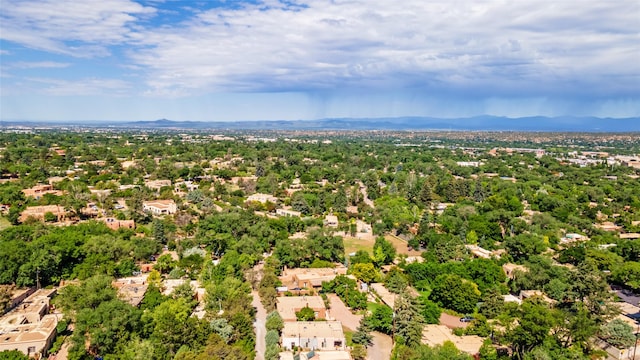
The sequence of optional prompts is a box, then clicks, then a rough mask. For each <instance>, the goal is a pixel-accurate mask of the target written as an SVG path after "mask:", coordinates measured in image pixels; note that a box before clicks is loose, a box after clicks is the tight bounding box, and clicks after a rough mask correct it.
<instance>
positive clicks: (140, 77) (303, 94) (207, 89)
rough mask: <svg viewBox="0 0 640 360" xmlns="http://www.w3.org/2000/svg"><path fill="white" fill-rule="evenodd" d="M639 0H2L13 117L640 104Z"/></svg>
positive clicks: (4, 103)
mask: <svg viewBox="0 0 640 360" xmlns="http://www.w3.org/2000/svg"><path fill="white" fill-rule="evenodd" d="M639 19H640V1H638V0H616V1H579V0H560V1H553V0H543V1H540V0H512V1H509V0H496V1H486V0H457V1H451V0H442V1H440V0H435V1H432V0H429V1H427V0H402V1H392V0H280V1H278V0H265V1H255V0H254V1H242V0H226V1H224V0H218V1H195V0H194V1H187V0H184V1H177V0H174V1H171V0H167V1H160V0H158V1H151V0H149V1H133V0H83V1H78V0H31V1H23V0H2V6H1V7H0V56H1V62H0V65H1V69H0V91H1V93H0V101H1V103H0V105H1V107H0V117H1V118H2V119H3V120H15V119H19V120H74V121H78V120H154V119H159V118H168V119H172V120H208V121H218V120H269V119H317V118H325V117H389V116H408V115H411V116H434V117H447V118H449V117H466V116H475V115H481V114H489V115H498V116H509V117H518V116H530V115H547V116H559V115H576V116H584V115H590V116H602V117H630V116H640V20H639Z"/></svg>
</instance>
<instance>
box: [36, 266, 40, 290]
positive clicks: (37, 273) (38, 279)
mask: <svg viewBox="0 0 640 360" xmlns="http://www.w3.org/2000/svg"><path fill="white" fill-rule="evenodd" d="M36 289H37V290H40V268H39V267H36Z"/></svg>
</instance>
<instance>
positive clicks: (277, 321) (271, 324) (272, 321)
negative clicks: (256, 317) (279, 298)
mask: <svg viewBox="0 0 640 360" xmlns="http://www.w3.org/2000/svg"><path fill="white" fill-rule="evenodd" d="M265 327H266V328H267V330H276V331H277V332H278V333H280V332H281V331H282V329H283V328H284V322H283V321H282V317H280V314H278V312H277V311H272V312H270V313H269V314H268V315H267V319H266V322H265Z"/></svg>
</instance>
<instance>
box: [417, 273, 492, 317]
mask: <svg viewBox="0 0 640 360" xmlns="http://www.w3.org/2000/svg"><path fill="white" fill-rule="evenodd" d="M429 299H430V300H432V301H434V302H436V303H437V304H438V305H440V306H441V307H444V308H447V309H451V310H454V311H457V312H459V313H463V314H465V313H472V312H473V310H474V309H475V307H476V304H477V303H478V301H479V300H480V291H479V290H478V286H477V285H476V284H474V283H473V282H472V281H469V280H466V279H463V278H461V277H460V276H458V275H455V274H443V275H439V276H438V277H437V278H436V279H435V281H434V283H433V290H432V291H431V295H429Z"/></svg>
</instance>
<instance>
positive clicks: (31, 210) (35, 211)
mask: <svg viewBox="0 0 640 360" xmlns="http://www.w3.org/2000/svg"><path fill="white" fill-rule="evenodd" d="M46 213H52V214H53V215H55V216H56V217H57V218H58V221H60V220H62V219H64V217H65V216H66V214H67V212H66V211H65V210H64V208H63V207H62V206H60V205H43V206H29V207H28V208H26V209H24V211H22V212H21V213H20V219H19V220H20V222H24V221H25V220H27V219H28V218H34V219H36V220H40V221H44V215H45V214H46Z"/></svg>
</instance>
